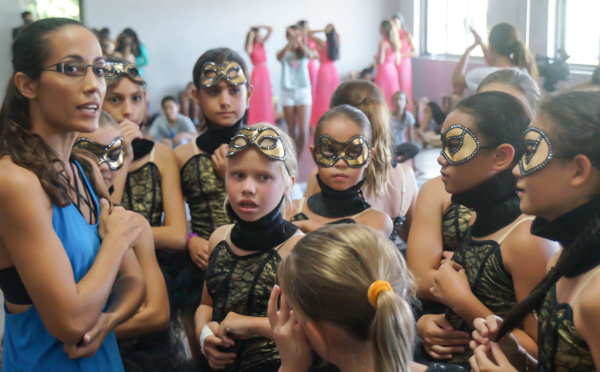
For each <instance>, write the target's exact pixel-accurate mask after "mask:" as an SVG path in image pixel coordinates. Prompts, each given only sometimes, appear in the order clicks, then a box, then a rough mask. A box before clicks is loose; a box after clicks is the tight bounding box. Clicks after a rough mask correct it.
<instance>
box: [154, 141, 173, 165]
mask: <svg viewBox="0 0 600 372" xmlns="http://www.w3.org/2000/svg"><path fill="white" fill-rule="evenodd" d="M154 154H155V159H157V160H169V161H171V160H173V159H175V154H174V152H173V149H171V148H170V147H168V146H166V145H164V144H162V143H155V144H154Z"/></svg>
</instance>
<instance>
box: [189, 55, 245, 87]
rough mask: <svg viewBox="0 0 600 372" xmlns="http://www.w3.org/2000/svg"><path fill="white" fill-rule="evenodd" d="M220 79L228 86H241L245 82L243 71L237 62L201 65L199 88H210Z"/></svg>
mask: <svg viewBox="0 0 600 372" xmlns="http://www.w3.org/2000/svg"><path fill="white" fill-rule="evenodd" d="M221 79H225V80H226V81H227V83H228V84H229V85H242V84H245V83H246V81H247V80H246V75H245V74H244V69H243V68H242V66H240V65H239V64H238V63H237V62H227V61H225V62H223V63H220V64H219V63H215V62H206V63H205V64H203V65H202V72H201V74H200V87H201V88H209V87H212V86H213V85H216V84H217V83H218V82H219V80H221Z"/></svg>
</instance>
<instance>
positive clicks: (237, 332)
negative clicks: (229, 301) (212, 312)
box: [215, 311, 253, 345]
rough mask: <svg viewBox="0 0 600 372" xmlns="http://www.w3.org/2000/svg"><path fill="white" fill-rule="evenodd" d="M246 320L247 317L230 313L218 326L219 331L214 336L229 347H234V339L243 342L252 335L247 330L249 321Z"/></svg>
mask: <svg viewBox="0 0 600 372" xmlns="http://www.w3.org/2000/svg"><path fill="white" fill-rule="evenodd" d="M248 318H249V317H247V316H244V315H240V314H237V313H234V312H233V311H230V312H229V313H228V314H227V316H226V317H225V319H223V321H222V322H221V324H219V329H218V330H217V332H216V333H215V334H216V335H217V337H219V338H220V339H221V340H223V341H225V342H227V343H229V344H231V345H235V341H234V339H242V340H244V339H247V338H250V337H251V336H252V335H253V333H252V332H250V330H249V328H248V326H249V325H250V319H248Z"/></svg>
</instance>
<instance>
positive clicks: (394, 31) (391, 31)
mask: <svg viewBox="0 0 600 372" xmlns="http://www.w3.org/2000/svg"><path fill="white" fill-rule="evenodd" d="M381 28H382V29H383V33H384V35H385V37H387V39H388V41H389V42H390V44H391V45H392V50H393V51H394V52H395V51H398V50H400V47H401V46H402V45H401V43H400V35H399V34H398V31H399V30H398V28H396V25H395V24H393V23H392V22H391V21H388V20H385V21H383V22H381Z"/></svg>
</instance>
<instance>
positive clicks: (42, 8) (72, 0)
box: [27, 0, 81, 21]
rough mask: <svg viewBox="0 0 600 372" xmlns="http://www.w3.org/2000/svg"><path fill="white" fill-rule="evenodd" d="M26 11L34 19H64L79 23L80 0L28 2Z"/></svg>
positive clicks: (36, 0)
mask: <svg viewBox="0 0 600 372" xmlns="http://www.w3.org/2000/svg"><path fill="white" fill-rule="evenodd" d="M27 10H29V11H30V12H31V13H32V14H33V15H34V18H35V19H43V18H51V17H64V18H71V19H75V20H78V21H81V3H80V0H28V1H27Z"/></svg>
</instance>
